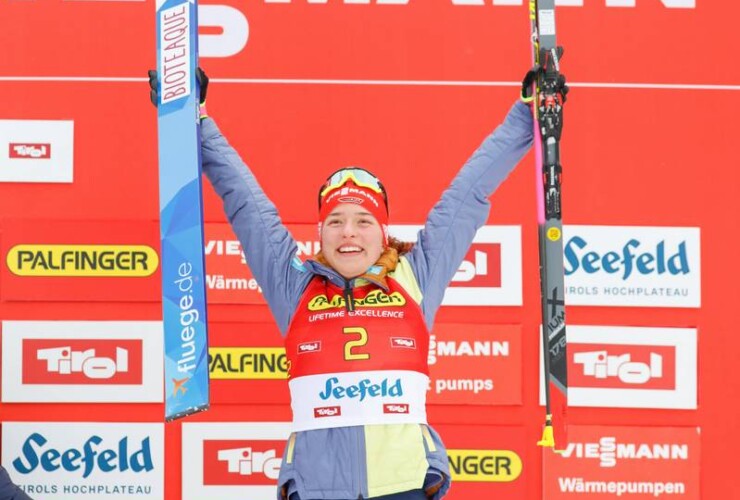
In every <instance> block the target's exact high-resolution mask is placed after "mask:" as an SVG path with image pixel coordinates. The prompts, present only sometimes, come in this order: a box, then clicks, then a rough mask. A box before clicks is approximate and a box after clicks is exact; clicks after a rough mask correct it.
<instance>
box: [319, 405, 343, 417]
mask: <svg viewBox="0 0 740 500" xmlns="http://www.w3.org/2000/svg"><path fill="white" fill-rule="evenodd" d="M341 414H342V407H341V406H322V407H321V408H314V409H313V416H314V418H324V417H338V416H339V415H341Z"/></svg>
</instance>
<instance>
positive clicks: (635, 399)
mask: <svg viewBox="0 0 740 500" xmlns="http://www.w3.org/2000/svg"><path fill="white" fill-rule="evenodd" d="M541 344H542V342H541V339H540V352H541V349H542V345H541ZM541 369H542V367H541V366H540V371H541ZM544 398H545V395H544V388H543V383H542V373H540V404H544V400H545V399H544ZM568 405H569V406H589V407H606V408H672V409H696V408H697V335H696V329H694V328H648V327H628V326H582V325H569V326H568Z"/></svg>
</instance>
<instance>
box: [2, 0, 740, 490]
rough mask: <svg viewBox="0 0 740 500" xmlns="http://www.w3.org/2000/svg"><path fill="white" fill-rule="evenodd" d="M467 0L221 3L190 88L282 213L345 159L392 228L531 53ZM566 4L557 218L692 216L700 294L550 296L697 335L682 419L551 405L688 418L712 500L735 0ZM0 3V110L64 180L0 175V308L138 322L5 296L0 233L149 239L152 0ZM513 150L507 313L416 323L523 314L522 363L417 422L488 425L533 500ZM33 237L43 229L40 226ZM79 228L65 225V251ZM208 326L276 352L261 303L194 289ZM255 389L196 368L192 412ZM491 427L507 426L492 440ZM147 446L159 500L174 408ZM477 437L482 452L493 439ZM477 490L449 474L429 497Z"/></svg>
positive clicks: (156, 309) (731, 401) (528, 296)
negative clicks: (196, 81) (225, 299)
mask: <svg viewBox="0 0 740 500" xmlns="http://www.w3.org/2000/svg"><path fill="white" fill-rule="evenodd" d="M480 3H481V4H485V5H480V6H469V5H455V2H453V1H451V0H424V1H419V0H416V1H415V0H410V1H409V2H407V4H398V5H392V4H391V5H385V4H383V2H380V0H378V1H369V2H367V4H366V5H364V4H344V3H343V2H341V1H338V0H329V1H328V2H327V3H326V4H320V3H310V4H309V2H308V1H305V0H294V1H292V2H290V1H288V2H284V3H279V2H268V1H264V2H263V1H257V0H254V1H248V2H237V1H234V0H226V1H225V2H224V4H226V5H229V6H230V7H231V8H232V10H230V11H229V12H231V14H230V15H231V16H232V18H233V19H237V20H240V19H241V20H242V21H243V20H244V19H246V20H247V22H248V37H247V36H246V35H247V33H246V31H239V30H238V29H237V31H236V35H235V37H234V38H232V39H231V40H232V41H229V42H227V41H225V40H223V39H219V38H218V37H219V33H220V32H221V30H220V29H219V28H218V27H216V28H213V27H211V28H206V29H204V30H203V34H205V35H210V36H211V37H216V40H215V41H214V42H213V43H214V44H215V45H212V46H210V47H209V48H207V50H206V46H205V45H203V46H202V48H203V54H202V55H203V57H202V59H201V65H202V66H203V67H204V68H205V69H206V71H207V73H208V74H209V76H210V77H211V80H212V83H211V85H210V88H209V98H208V108H209V113H210V115H211V116H213V117H215V118H216V120H217V121H218V123H219V125H220V127H221V128H222V130H223V131H224V133H225V134H226V135H227V137H228V138H229V140H230V141H231V143H232V144H233V145H234V146H235V147H236V148H237V149H238V150H239V151H240V153H241V154H242V156H243V158H244V159H245V161H246V162H247V163H248V164H249V165H250V167H251V169H252V170H253V171H254V173H255V174H256V175H257V177H258V179H259V180H260V183H261V185H262V187H263V188H264V189H265V191H266V192H267V194H268V195H269V196H270V197H271V198H272V200H273V201H274V202H275V203H276V205H277V206H278V207H279V209H280V214H281V216H282V217H283V220H284V221H285V222H286V223H289V224H312V223H314V222H315V218H314V205H315V191H316V186H317V185H318V184H319V182H320V181H321V180H323V178H324V176H325V175H326V174H327V173H328V172H330V171H332V170H333V169H335V168H338V167H340V166H344V165H349V164H353V165H362V166H366V167H368V168H370V169H371V170H373V171H375V172H376V173H377V174H378V175H379V176H380V177H381V178H382V179H383V181H384V183H385V185H386V187H387V188H388V190H389V192H390V203H391V211H392V215H391V216H392V222H394V223H399V224H419V223H422V222H423V220H424V217H425V215H426V213H427V211H428V210H429V209H430V208H431V207H432V205H433V204H434V202H435V201H436V200H437V199H438V197H439V195H440V193H441V192H442V190H443V189H444V188H445V186H446V185H447V184H448V182H449V181H450V179H451V178H452V176H453V175H454V173H455V172H456V170H457V169H458V168H459V166H460V165H462V163H463V162H464V161H465V159H466V158H467V157H468V155H469V154H470V153H471V152H472V151H473V150H474V148H476V147H477V145H478V144H479V143H480V141H481V140H482V139H483V138H484V137H485V135H486V134H487V133H488V132H489V131H490V130H492V129H493V128H494V127H495V126H496V125H497V124H498V123H499V121H500V120H501V119H502V118H503V116H504V115H505V113H506V111H507V110H508V108H509V107H510V106H511V104H512V103H513V101H514V100H515V99H516V97H517V92H518V89H517V83H516V82H517V81H519V80H520V79H521V77H522V75H523V73H524V72H525V71H526V69H527V67H528V66H529V61H530V53H529V51H530V46H529V43H528V36H529V34H528V17H527V7H526V5H519V6H502V5H493V3H494V2H491V1H488V0H486V1H485V2H483V1H481V2H480ZM583 3H584V4H585V5H582V6H568V7H565V6H564V7H563V8H559V9H558V12H557V22H558V35H559V42H560V43H561V44H563V45H564V46H565V48H566V55H565V58H564V60H563V71H564V73H565V74H567V76H568V79H569V82H570V83H571V85H572V93H571V94H570V96H569V101H568V104H567V105H566V118H565V132H564V138H563V144H562V160H563V164H564V169H565V174H564V186H563V191H564V202H563V212H564V220H565V223H566V225H567V224H582V225H619V226H679V227H699V228H700V229H701V240H702V245H701V247H702V248H701V271H702V283H701V288H702V304H701V307H700V308H696V309H681V308H646V307H577V306H573V307H570V308H569V309H568V321H569V323H571V324H581V325H614V326H648V327H651V326H652V327H693V328H697V330H698V357H699V365H698V366H699V373H698V408H697V409H696V410H665V409H662V410H654V409H653V410H650V409H630V408H618V409H614V408H611V409H609V408H588V407H583V408H572V409H571V410H570V413H569V417H570V422H571V423H573V424H579V425H597V426H607V427H609V426H633V427H654V426H660V427H686V428H694V427H700V428H701V450H702V451H701V460H700V485H701V486H700V490H701V497H702V498H710V499H711V498H734V497H737V496H740V486H739V485H738V483H737V481H734V480H732V478H733V475H734V474H735V467H734V464H733V461H731V460H727V459H726V457H727V456H731V454H732V453H733V451H734V447H735V445H737V444H738V443H737V437H736V430H737V428H738V427H739V426H740V419H738V417H737V415H738V413H740V406H739V405H738V401H739V400H740V388H739V387H740V384H738V383H737V382H736V381H735V379H734V373H733V371H732V370H731V368H732V367H733V366H734V365H735V359H734V358H735V352H734V348H735V347H737V346H738V341H737V340H736V337H737V336H736V335H735V332H734V328H733V327H734V326H735V323H736V322H735V321H733V319H734V316H733V312H734V308H735V307H737V303H738V299H740V297H739V296H738V292H737V286H735V282H736V280H737V279H738V278H740V276H738V271H737V267H736V266H735V265H734V264H735V261H736V258H737V248H738V244H740V239H739V238H738V233H737V229H738V227H740V224H739V223H740V217H739V215H738V214H739V213H740V210H738V207H737V201H736V200H737V199H738V196H739V195H740V191H739V190H738V186H739V185H740V173H738V168H737V166H738V165H737V159H736V158H737V148H736V146H733V147H731V144H735V142H736V141H732V142H731V136H734V134H733V133H732V130H733V129H734V127H736V115H737V105H736V97H737V95H738V94H737V92H738V91H739V90H740V86H738V82H740V67H739V66H738V65H736V64H732V61H733V60H734V58H733V57H731V52H730V51H731V50H732V47H733V46H734V37H733V35H732V34H731V30H730V29H727V24H726V23H727V21H728V20H731V19H735V18H737V16H738V14H740V6H739V4H738V3H737V2H731V1H728V0H725V1H714V2H709V1H707V0H697V2H696V5H694V6H693V8H670V7H669V6H670V5H671V3H672V2H660V1H650V2H648V1H645V0H638V1H637V2H636V4H635V5H634V6H624V7H613V6H609V5H607V4H609V3H612V2H607V1H606V0H597V1H588V2H583ZM666 3H667V4H669V6H666V5H665V4H666ZM674 3H675V2H674ZM684 3H690V2H684ZM212 5H213V4H212V2H208V3H204V5H203V6H212ZM0 12H1V13H2V14H1V15H0V47H2V50H1V51H0V95H2V96H3V109H2V112H0V120H73V121H74V182H73V183H54V184H50V183H17V182H6V183H3V182H0V216H2V221H0V224H1V225H0V240H1V241H2V243H3V245H2V247H3V251H4V253H3V262H2V266H3V274H2V280H3V282H2V283H0V292H1V295H2V301H1V302H0V318H2V319H4V320H156V319H160V318H161V310H160V305H159V303H158V302H156V297H155V298H154V299H152V298H151V297H150V295H152V294H151V293H150V291H151V289H147V290H146V292H145V293H142V294H140V298H139V297H138V296H136V294H134V295H133V298H132V294H131V293H129V294H128V295H127V296H126V297H123V298H119V299H115V298H109V297H108V296H107V295H106V296H105V300H100V299H99V298H98V299H97V300H91V299H84V298H83V299H82V300H81V299H80V297H81V296H83V297H84V294H82V295H81V294H80V293H79V292H77V293H75V292H74V288H73V289H72V290H71V291H70V292H69V293H70V296H69V298H65V297H64V294H61V296H57V295H56V294H53V293H49V291H48V290H46V289H45V290H44V292H43V293H41V292H39V298H38V300H31V299H28V298H26V295H27V292H28V286H29V285H28V284H24V285H19V286H22V287H23V288H22V291H23V295H24V297H23V298H22V299H19V298H16V297H13V294H14V293H15V294H16V295H17V293H18V290H16V289H13V288H7V287H12V286H16V285H14V283H15V281H14V279H11V278H10V275H9V274H8V272H7V269H6V267H7V266H6V264H5V252H6V251H7V249H8V248H10V247H12V246H13V245H16V244H19V243H27V244H33V243H35V242H34V241H13V240H12V238H15V237H16V235H18V234H19V232H20V233H23V234H27V235H31V237H35V238H37V239H43V235H44V234H45V232H44V231H43V230H42V229H43V228H52V227H57V226H58V227H76V226H77V225H78V224H77V223H79V225H80V226H81V227H93V226H95V225H97V224H99V223H101V222H102V223H111V224H112V223H113V222H115V223H116V226H115V227H118V225H122V226H128V227H130V228H136V230H130V232H131V233H132V235H136V234H138V233H145V234H144V235H143V236H142V237H141V238H139V242H138V243H136V242H129V241H128V240H126V241H125V243H127V244H128V243H131V244H152V242H151V241H150V240H151V237H150V236H151V231H150V227H151V225H152V224H155V223H156V221H157V219H158V195H157V149H156V148H157V146H156V118H155V110H154V109H153V108H152V106H151V104H150V103H149V100H148V88H147V84H146V80H145V75H146V70H147V69H149V68H152V67H154V65H155V62H154V42H155V36H154V5H153V2H151V1H134V2H102V1H101V2H97V1H91V2H69V1H61V0H37V1H28V2H18V1H11V0H0ZM222 19H226V18H222ZM228 32H229V31H228V30H226V31H224V33H228ZM245 39H246V44H245V45H244V47H243V48H241V49H240V50H237V49H239V45H240V43H241V42H243V41H245ZM234 40H235V42H234ZM234 44H236V48H235V49H234V50H236V52H235V53H234V54H232V55H228V56H226V57H208V56H209V54H213V53H214V52H213V50H214V49H213V48H212V47H214V46H215V47H217V48H218V47H221V48H224V47H226V48H229V47H233V46H234ZM209 51H210V52H209ZM347 80H353V81H352V82H348V81H347ZM443 82H446V83H443ZM481 82H484V83H485V84H484V85H481V84H480V83H481ZM3 147H5V148H7V146H4V145H3ZM16 163H17V162H16ZM532 163H533V158H532V155H531V154H529V155H528V156H527V157H526V158H525V159H524V161H523V162H522V164H521V165H520V167H519V168H517V169H516V171H515V172H514V173H513V174H512V175H511V176H510V177H509V179H508V180H507V181H506V183H505V184H504V185H503V186H502V187H501V188H500V189H499V190H498V191H497V192H496V194H495V195H494V196H493V198H492V201H493V207H494V208H493V210H492V213H491V216H490V218H489V222H488V224H492V225H519V226H521V228H522V233H521V234H522V241H521V244H522V279H523V305H522V306H520V307H498V308H496V307H444V308H442V310H441V311H440V313H439V314H438V316H437V323H438V324H456V323H469V324H489V323H494V324H500V325H518V328H521V357H522V362H521V364H516V366H521V374H520V376H521V404H512V405H506V406H497V405H469V406H464V407H463V406H461V405H455V404H452V405H442V404H439V405H437V404H435V405H432V406H431V407H430V419H431V422H432V423H433V424H438V425H440V426H441V427H444V428H446V429H449V436H445V438H446V440H447V441H449V442H450V443H451V444H452V446H451V447H454V448H456V449H461V448H465V447H470V446H471V443H470V441H471V437H470V436H469V435H468V434H467V433H464V432H463V431H462V430H459V431H458V430H456V429H464V426H465V425H476V426H480V427H476V429H478V428H480V429H485V428H486V426H494V427H493V431H492V433H491V435H492V436H494V437H495V436H497V435H501V434H506V436H507V437H506V439H504V440H503V441H501V442H502V445H501V446H503V447H504V449H508V450H514V451H516V452H517V453H518V454H519V456H520V457H521V459H522V461H523V471H524V472H523V474H522V475H521V476H520V477H519V480H518V483H515V484H518V486H515V487H514V488H515V489H516V491H518V493H519V495H520V496H517V497H516V498H527V499H535V498H540V496H541V488H542V484H543V479H542V463H541V458H540V455H539V451H538V449H537V448H536V446H534V443H535V442H536V440H537V439H538V437H539V434H540V425H541V422H542V413H543V412H542V409H541V407H540V406H539V405H538V383H537V380H538V379H537V377H538V335H539V334H538V315H539V313H538V310H539V309H538V307H539V306H538V294H539V284H538V274H537V273H538V265H537V237H536V216H535V202H534V193H533V191H534V190H533V184H534V180H533V179H534V172H533V167H532ZM205 198H206V208H205V217H206V220H207V221H208V222H212V223H223V222H224V217H223V215H222V212H221V207H220V201H219V200H218V199H217V197H216V195H215V194H214V193H213V191H212V190H211V189H210V187H206V192H205ZM83 222H84V224H83ZM19 224H20V226H19ZM19 227H23V228H24V229H23V230H22V231H21V230H20V229H18V228H19ZM111 227H114V226H111ZM34 228H37V230H35V231H34ZM49 231H52V232H53V235H54V238H56V239H57V240H59V237H58V235H57V233H58V232H59V229H58V228H56V229H53V230H52V229H49ZM82 233H84V231H82ZM49 234H51V233H49ZM8 238H11V240H10V241H9V240H8ZM124 239H125V238H124ZM93 240H94V238H92V239H91V238H90V237H89V235H87V234H86V235H85V236H84V240H81V241H80V243H81V244H83V243H84V244H93V243H95V241H93ZM119 240H120V238H119ZM40 243H52V241H46V242H44V241H40ZM100 243H108V242H107V241H100ZM113 243H120V241H114V242H113ZM155 248H157V247H156V244H155ZM157 276H158V274H157ZM71 286H72V287H74V286H75V285H74V284H73V285H71ZM85 286H88V285H85ZM134 288H135V287H134ZM134 288H132V290H133V289H134ZM86 290H87V289H86ZM86 293H88V292H86ZM209 320H210V322H211V323H212V324H213V325H214V326H213V327H212V332H213V333H212V337H211V340H212V344H213V345H214V346H249V345H256V346H268V347H269V346H274V345H278V343H279V336H278V335H277V332H276V330H275V329H274V327H273V328H272V329H271V328H270V327H269V326H265V324H266V323H269V321H270V315H269V311H268V310H267V308H266V307H265V306H263V305H258V304H257V305H255V304H247V305H240V304H227V303H218V304H213V305H212V306H211V307H210V309H209ZM256 324H258V325H259V327H258V328H257V327H255V328H253V327H251V326H250V325H256ZM261 331H267V332H268V333H266V334H265V335H268V336H270V337H269V338H271V339H272V342H266V341H265V337H264V335H263V336H261V337H260V338H259V339H258V340H250V336H253V335H254V336H256V335H257V332H261ZM242 332H246V333H242ZM276 383H278V384H279V383H284V382H280V381H274V382H273V381H270V382H266V381H260V382H259V383H256V384H257V385H256V386H255V387H256V389H255V388H253V387H252V386H250V385H249V384H250V380H238V381H234V380H224V381H221V380H218V381H214V382H213V384H214V396H216V400H215V401H214V405H213V407H212V409H211V410H210V411H208V412H206V413H204V414H200V415H197V416H193V417H190V421H214V422H218V421H271V420H286V419H288V418H289V417H290V410H289V406H287V405H286V404H285V402H284V400H283V402H280V403H277V404H275V403H273V402H272V401H271V399H270V398H269V397H268V398H265V397H262V399H261V400H260V401H259V402H258V403H255V404H249V403H245V402H243V400H242V398H239V397H233V395H229V393H230V392H239V391H254V390H256V391H258V393H259V391H272V390H274V389H273V388H274V387H275V386H274V385H273V384H276ZM259 384H264V385H259ZM277 390H283V389H277ZM278 394H280V393H278ZM283 395H284V393H283ZM258 399H259V398H258ZM50 408H52V407H51V406H50V405H45V404H43V403H39V404H25V403H24V404H9V403H5V404H2V405H0V416H1V418H2V420H4V421H25V420H28V421H43V420H44V419H46V418H48V414H49V411H48V410H49V409H50ZM53 411H54V420H55V421H56V420H84V421H88V420H91V419H94V420H98V421H119V420H126V421H145V422H151V421H159V420H161V418H162V415H163V405H161V404H128V405H126V404H100V405H92V404H69V405H54V406H53ZM461 425H462V427H460V426H461ZM507 426H516V428H517V431H516V432H515V433H514V434H510V433H505V432H504V430H502V429H506V428H507ZM482 432H483V431H482ZM512 436H513V437H512ZM165 437H166V461H167V466H166V472H165V487H166V497H167V498H168V499H175V498H179V497H180V494H181V491H180V490H181V466H180V452H181V445H180V423H178V422H175V423H171V424H167V426H166V428H165ZM485 441H486V444H485V446H489V447H491V446H493V447H495V446H496V444H495V440H491V439H487V440H485ZM488 441H494V442H488ZM491 449H496V448H491ZM522 478H526V482H525V481H524V480H523V479H522ZM550 483H552V481H550ZM550 483H548V484H550ZM481 484H484V486H485V484H489V483H481ZM490 484H491V486H490V488H495V487H496V486H495V484H494V483H490ZM470 485H474V486H470ZM481 487H482V486H481V485H480V484H479V483H464V482H460V483H458V485H457V486H456V487H455V489H454V490H453V493H452V494H451V496H450V498H453V499H454V498H464V496H465V493H466V492H471V493H472V492H475V493H478V492H481V491H482V490H481ZM466 488H473V489H469V490H468V489H466ZM506 488H507V489H506V490H499V491H501V492H504V491H509V492H511V491H513V490H512V489H511V488H512V485H507V486H506ZM483 491H490V492H495V491H497V490H495V489H491V490H483ZM692 491H693V490H692ZM558 498H560V497H558ZM686 498H699V497H698V496H686Z"/></svg>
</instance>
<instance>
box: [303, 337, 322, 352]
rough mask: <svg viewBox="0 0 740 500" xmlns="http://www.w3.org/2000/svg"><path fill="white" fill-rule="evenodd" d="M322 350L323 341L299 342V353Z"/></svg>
mask: <svg viewBox="0 0 740 500" xmlns="http://www.w3.org/2000/svg"><path fill="white" fill-rule="evenodd" d="M319 351H321V341H320V340H316V341H314V342H303V343H302V344H298V354H304V353H307V352H319Z"/></svg>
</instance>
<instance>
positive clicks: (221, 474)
mask: <svg viewBox="0 0 740 500" xmlns="http://www.w3.org/2000/svg"><path fill="white" fill-rule="evenodd" d="M284 447H285V442H284V441H277V440H269V441H262V440H255V441H252V440H221V439H214V440H205V441H203V484H204V485H227V484H240V485H270V484H275V480H276V479H277V478H278V474H279V472H280V463H281V462H282V458H281V456H280V455H279V453H281V452H282V450H283V448H284Z"/></svg>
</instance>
